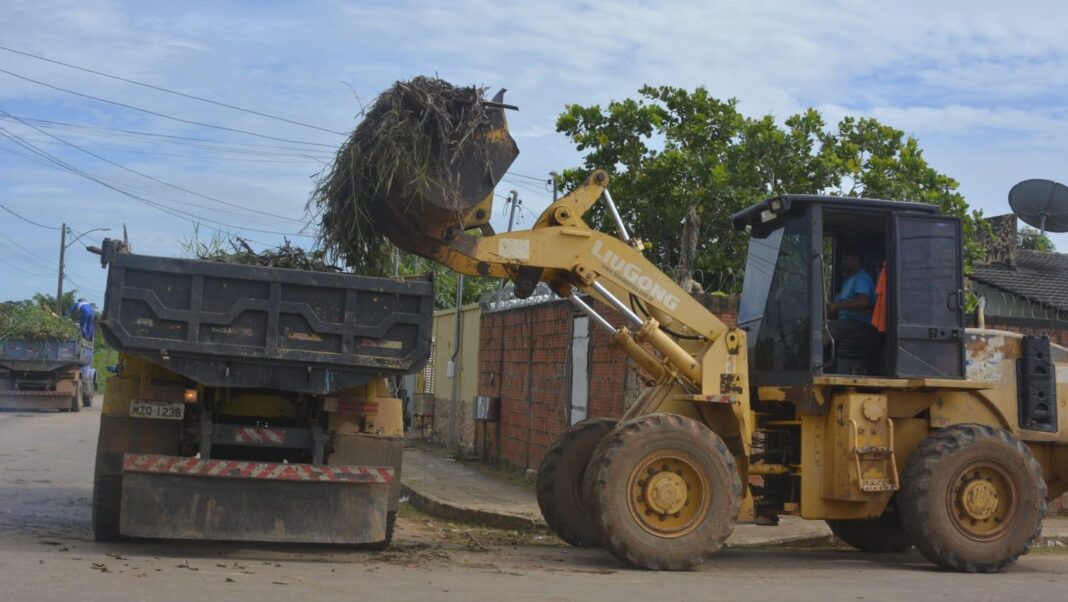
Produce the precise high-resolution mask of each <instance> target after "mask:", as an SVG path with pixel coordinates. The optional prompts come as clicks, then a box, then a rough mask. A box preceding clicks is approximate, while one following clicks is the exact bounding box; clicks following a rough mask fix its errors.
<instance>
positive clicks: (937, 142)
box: [0, 0, 1068, 298]
mask: <svg viewBox="0 0 1068 602" xmlns="http://www.w3.org/2000/svg"><path fill="white" fill-rule="evenodd" d="M1066 17H1068V5H1066V4H1063V3H1055V2H1030V3H1027V2H1024V3H1002V2H963V1H947V2H938V3H930V2H918V1H912V2H899V3H879V4H871V3H860V2H849V1H842V2H830V3H828V2H814V1H813V2H792V3H737V2H726V1H720V2H699V3H696V2H687V1H683V0H666V1H663V2H645V1H632V2H618V1H613V2H607V1H593V2H566V1H564V0H544V1H542V2H496V3H486V2H482V1H475V0H453V1H452V2H449V3H440V2H430V1H413V2H360V3H345V2H326V1H323V2H316V3H299V4H292V5H291V4H287V3H268V4H262V3H256V4H249V5H235V4H229V3H217V2H215V3H211V2H188V3H177V4H175V3H128V2H120V1H118V0H115V1H108V0H96V1H88V0H83V1H58V0H53V1H47V0H39V1H33V2H30V1H17V0H13V1H9V2H7V3H5V15H4V19H5V26H6V30H7V31H8V32H9V35H8V37H7V38H5V40H4V41H3V42H2V44H3V45H8V46H12V47H15V48H19V49H23V50H27V51H30V52H37V53H40V54H44V55H46V56H49V57H53V58H56V59H59V60H65V61H68V62H72V63H75V64H79V65H84V66H86V67H90V68H95V69H98V70H102V71H106V72H110V73H115V74H117V75H122V76H126V77H132V78H135V79H139V80H143V81H146V82H149V83H152V84H155V85H160V86H165V87H170V88H174V89H178V90H181V91H184V92H188V93H192V94H198V95H203V96H208V97H211V98H215V99H219V100H223V101H226V102H229V103H233V104H237V105H242V106H248V107H251V108H255V109H257V110H262V111H265V112H269V113H273V114H279V115H283V116H286V117H289V118H292V119H296V120H299V121H305V122H309V123H313V124H321V125H324V126H326V127H328V128H330V129H336V130H342V131H347V130H349V129H351V127H353V125H354V116H355V115H356V114H357V112H358V110H359V105H358V103H357V101H356V100H355V99H354V98H353V95H352V92H351V91H350V89H349V88H348V86H349V85H351V86H352V89H353V91H355V93H356V94H357V95H358V97H359V98H360V99H361V100H362V101H363V102H369V101H370V100H372V99H373V98H374V96H375V94H377V92H379V91H380V90H383V89H385V88H386V87H388V86H389V84H390V83H392V82H393V81H394V80H397V79H404V78H408V77H411V76H413V75H418V74H426V73H436V74H439V75H440V76H442V77H444V78H446V79H450V80H452V81H456V82H458V83H472V84H481V85H486V86H489V87H491V88H498V87H506V88H508V89H509V94H508V100H509V101H510V102H514V103H516V104H518V105H519V106H520V107H521V110H520V111H519V112H518V113H513V114H510V115H509V122H510V124H511V126H512V128H513V132H514V133H515V135H516V137H517V138H518V139H519V141H520V144H521V145H522V149H521V150H522V154H521V155H520V157H519V160H518V161H517V163H516V165H515V166H514V171H516V172H518V173H523V174H528V175H533V176H535V177H541V176H542V175H544V174H547V173H548V171H550V170H553V169H560V168H562V167H567V166H570V165H574V164H576V163H577V162H578V160H579V157H578V155H577V153H576V152H575V150H574V148H573V147H572V146H571V145H570V144H569V143H568V141H567V140H566V139H564V138H563V137H562V136H560V135H559V134H556V133H555V120H556V116H557V115H558V114H559V112H560V111H561V110H562V109H563V106H564V105H565V104H568V103H579V104H593V103H601V104H604V103H607V102H608V101H610V100H612V99H620V98H623V97H627V96H633V95H635V94H636V92H637V90H638V88H639V87H640V86H641V85H643V84H646V83H650V84H658V85H659V84H663V85H674V86H682V87H686V88H692V87H694V86H698V85H704V86H707V87H708V88H709V89H710V90H711V91H712V92H713V93H714V94H716V95H719V96H723V97H728V96H732V97H736V98H738V99H739V101H740V106H741V108H742V110H743V111H745V112H747V113H750V114H762V113H765V112H771V113H774V114H775V115H777V116H779V117H785V116H786V115H788V114H790V113H792V112H795V111H798V110H801V109H803V108H805V107H807V106H809V105H812V106H817V107H819V108H821V109H822V110H823V111H824V112H825V113H826V114H827V115H828V116H829V117H832V118H833V117H835V116H839V115H843V114H863V115H874V116H876V117H878V118H879V119H881V120H884V121H886V122H887V123H889V124H891V125H894V126H896V127H898V128H901V129H903V130H905V131H907V132H909V133H910V134H913V135H915V136H917V137H918V138H919V139H920V142H921V145H923V146H924V148H925V149H926V151H927V157H928V159H929V160H930V161H931V162H932V163H933V164H934V165H935V167H936V168H938V169H940V170H942V171H944V172H946V173H949V174H950V175H952V176H953V177H955V178H957V179H958V180H959V181H960V182H961V186H962V190H963V191H964V192H965V194H966V196H967V197H968V198H969V200H970V201H971V202H972V203H973V204H976V205H977V206H982V207H983V208H984V209H987V210H988V213H996V212H998V211H996V209H997V208H998V207H999V204H1001V205H1003V204H1004V195H1005V193H1006V192H1007V189H1008V187H1009V186H1011V185H1012V183H1014V182H1015V181H1018V180H1020V179H1024V178H1027V177H1053V178H1058V177H1060V178H1062V179H1063V175H1062V174H1059V173H1055V172H1056V170H1062V171H1063V150H1061V149H1062V146H1063V145H1062V143H1061V141H1063V139H1064V138H1065V134H1068V125H1066V123H1068V119H1066V116H1068V105H1066V104H1065V101H1064V99H1063V98H1062V97H1063V90H1064V89H1065V87H1066V84H1068V49H1066V48H1065V47H1064V44H1063V24H1064V23H1065V22H1068V19H1066ZM0 69H7V70H9V71H12V72H16V73H20V74H25V75H28V76H31V77H34V78H35V79H40V80H42V81H49V82H53V83H56V84H57V85H63V86H64V87H69V88H71V89H75V90H79V91H83V92H86V93H89V94H94V95H97V96H102V97H107V98H113V99H116V100H121V101H123V102H127V103H129V104H133V105H137V106H143V107H146V108H151V109H153V110H155V111H158V112H161V113H168V114H173V115H177V116H181V117H183V118H187V119H195V120H200V121H205V122H210V123H216V124H219V125H225V126H227V127H232V128H238V129H247V130H250V131H256V132H260V133H264V134H267V135H272V136H277V137H280V138H287V139H291V140H298V139H299V140H304V141H309V142H316V143H321V144H327V145H336V144H338V143H340V141H341V140H342V138H341V137H339V136H334V135H331V134H327V133H324V132H319V131H315V130H309V129H306V128H301V127H297V126H292V125H287V124H283V123H280V122H276V121H270V120H265V119H263V118H260V117H256V116H252V115H248V114H244V113H238V112H234V111H229V110H225V109H221V108H219V107H213V106H210V105H205V104H202V103H197V102H194V101H190V100H188V99H182V98H179V97H175V96H172V95H167V94H162V93H159V92H153V91H150V90H146V89H143V88H137V87H131V86H129V85H127V84H122V83H119V82H115V81H111V80H106V79H101V78H98V77H95V76H91V75H88V74H84V73H79V72H76V71H71V70H69V69H65V68H63V67H60V66H56V65H49V64H47V63H41V62H39V61H34V60H33V59H30V58H27V57H20V56H17V55H10V54H8V53H0ZM0 109H3V110H6V111H10V112H12V113H15V114H20V115H25V116H29V117H36V118H43V119H53V120H58V121H70V122H77V123H88V124H92V125H97V126H104V127H112V128H125V129H138V130H151V131H157V132H164V133H168V134H172V135H178V136H195V137H210V138H218V139H220V140H225V141H227V142H228V143H235V142H244V143H251V144H265V145H272V144H276V145H279V146H287V147H292V146H294V145H293V144H289V143H273V142H270V141H267V140H262V139H255V138H249V137H244V136H239V135H236V134H226V133H224V132H220V131H217V130H208V129H204V128H197V127H192V126H187V125H183V124H180V123H176V122H173V121H168V120H165V119H162V118H159V117H153V116H149V115H145V114H142V113H136V112H130V111H125V110H120V109H117V108H115V107H112V106H108V105H103V104H99V103H94V102H91V101H87V100H85V99H79V98H77V97H73V96H70V95H67V94H63V93H60V92H56V91H54V90H49V89H47V88H42V87H40V86H37V85H34V84H31V83H27V82H24V81H19V80H16V79H13V78H11V77H9V76H6V75H3V74H0ZM9 126H10V124H9V123H7V122H4V121H0V127H5V128H9ZM9 129H10V128H9ZM20 131H21V130H20ZM55 133H57V134H58V135H62V136H64V137H67V138H69V139H71V140H76V141H77V142H78V143H79V144H85V145H86V146H89V147H92V148H93V149H98V150H99V149H109V150H106V151H105V150H100V152H101V153H102V154H105V155H106V156H108V157H109V158H112V159H113V160H116V161H121V162H123V163H124V164H126V165H129V166H132V167H133V166H136V168H137V169H139V170H142V171H144V172H145V173H149V174H151V175H153V176H155V177H158V178H161V179H164V180H167V181H168V182H172V183H174V184H177V185H180V186H183V187H187V188H189V189H192V190H196V191H198V192H202V193H204V194H208V195H210V196H214V197H218V198H223V199H226V200H231V201H235V202H238V203H247V204H248V206H249V207H250V208H252V209H253V210H260V209H262V210H266V211H271V212H274V213H280V214H284V215H299V214H300V213H301V211H302V209H303V204H304V201H305V199H306V196H307V192H308V190H309V189H310V188H311V182H310V179H309V177H310V176H311V175H312V174H314V173H315V172H317V171H318V170H319V169H320V168H321V164H318V163H316V162H315V161H314V160H309V161H307V162H306V163H299V164H291V163H278V164H268V163H254V162H250V161H249V162H240V161H232V160H223V159H222V157H224V156H229V157H230V158H238V157H239V155H233V154H231V155H224V154H221V153H219V152H214V151H213V152H211V153H208V152H207V151H206V150H205V149H203V148H201V147H197V146H184V147H183V146H180V145H171V144H168V145H159V144H148V143H146V142H144V141H135V140H132V139H129V138H121V137H115V136H111V137H101V135H99V134H98V133H89V132H75V131H72V130H60V131H56V132H55ZM34 137H35V138H38V137H39V136H38V135H36V134H35V135H34ZM42 147H45V148H49V149H51V151H52V152H55V153H57V154H58V155H60V156H62V157H63V158H64V159H65V160H69V161H71V162H72V163H74V164H76V165H77V166H79V167H80V168H82V169H85V170H87V171H90V172H92V173H94V174H105V175H107V176H108V177H109V178H113V179H115V181H121V182H123V183H125V185H128V186H136V187H137V188H138V189H139V190H141V191H142V193H143V194H146V195H151V198H154V199H159V200H161V201H164V202H166V203H168V204H170V205H171V206H173V207H176V208H179V209H183V210H188V211H189V212H190V213H197V214H205V217H212V218H216V219H218V220H220V221H230V220H237V219H239V218H238V217H237V216H235V215H233V214H232V213H230V211H231V209H232V208H226V207H220V208H219V209H218V211H216V212H211V211H209V210H207V209H205V208H203V207H196V206H194V205H192V203H196V204H202V205H207V206H209V207H210V206H212V205H213V204H212V203H211V202H210V201H207V200H205V199H201V198H197V197H190V196H188V195H184V194H182V193H179V192H177V191H174V190H168V189H166V187H161V186H159V185H158V184H154V183H151V182H147V181H144V180H143V179H142V180H140V181H139V179H138V178H137V177H136V176H133V175H131V174H121V175H120V174H119V173H116V171H115V170H114V169H113V168H110V167H107V166H105V165H103V164H101V163H99V162H98V161H95V160H93V159H91V158H88V157H85V156H83V155H79V154H78V153H76V152H74V151H60V150H58V149H56V148H54V147H53V146H50V145H42ZM116 147H122V148H125V149H126V150H132V151H140V152H142V153H149V152H154V153H169V154H170V155H177V154H183V155H197V154H202V155H203V157H204V158H203V159H197V158H196V157H195V156H161V155H159V154H156V155H150V154H140V155H138V154H135V153H132V152H127V153H118V152H115V151H114V150H112V149H114V148H116ZM6 148H11V144H10V143H9V142H7V141H5V140H0V149H6ZM305 148H307V149H308V154H312V155H314V156H316V157H319V158H320V159H321V160H322V159H328V158H329V156H330V149H329V148H318V149H317V148H316V147H314V146H306V147H305ZM318 151H323V152H318ZM240 157H243V158H245V159H251V158H253V157H252V156H251V155H240ZM259 158H263V157H259ZM522 194H523V195H524V197H529V198H526V205H527V206H528V207H531V208H533V209H537V208H539V207H541V206H543V205H544V204H545V202H546V201H547V200H548V199H549V193H548V192H541V191H540V190H535V187H526V188H524V189H523V190H522ZM0 195H2V197H0V198H5V199H7V200H6V201H5V202H9V203H17V204H18V207H19V208H20V209H22V210H25V211H29V212H31V213H32V215H33V217H34V219H40V220H44V221H47V222H48V223H53V222H58V221H61V220H68V221H74V222H81V223H86V224H89V223H91V224H92V225H97V224H98V222H99V223H100V224H105V223H106V224H109V225H112V226H113V227H116V228H118V227H120V226H121V224H122V223H127V224H129V225H130V226H131V235H132V236H133V237H134V239H135V241H137V242H139V243H140V244H139V246H138V247H137V248H138V249H139V250H141V251H150V252H153V253H159V254H173V253H175V252H176V250H177V246H176V241H177V240H178V239H179V238H181V237H182V236H183V235H187V234H188V233H189V232H190V231H191V228H190V226H189V224H188V222H185V221H182V220H179V219H177V218H174V217H171V216H168V215H166V214H162V213H160V212H159V211H157V210H155V209H151V208H148V207H145V206H143V205H142V204H140V203H137V202H136V201H131V200H130V199H128V198H125V197H121V196H117V195H115V194H114V193H112V192H109V191H108V190H106V189H103V188H101V187H99V186H98V185H95V184H92V183H90V182H86V181H84V180H82V179H79V178H77V177H75V176H71V175H69V174H64V173H62V172H58V171H54V170H47V169H45V168H43V167H40V166H38V165H36V164H33V163H29V162H27V161H26V160H25V159H22V158H20V157H16V156H14V155H10V154H8V153H5V152H0ZM619 200H620V202H625V199H619ZM85 207H89V209H85ZM238 213H240V212H238ZM497 213H500V212H497ZM237 223H240V224H243V225H250V224H258V225H264V224H267V223H275V224H276V225H277V222H274V221H273V220H270V219H267V220H265V219H264V218H262V216H260V217H249V218H247V220H246V221H244V222H241V221H238V222H237ZM12 227H13V226H12V225H11V223H10V222H9V221H7V220H6V219H5V218H3V216H0V232H10V230H11V228H12ZM26 234H27V236H28V238H26V239H20V240H23V242H25V243H26V244H28V245H31V247H32V249H33V250H34V251H35V252H39V253H40V254H42V256H48V257H50V256H51V248H52V246H54V245H53V243H52V242H50V238H49V236H50V235H49V236H42V237H40V238H41V239H40V240H39V241H38V240H36V239H35V238H33V236H32V232H29V231H27V233H26ZM253 238H257V237H256V236H253ZM264 238H270V237H269V236H264ZM1065 248H1068V246H1066V247H1065ZM78 261H82V260H80V259H79V260H78ZM84 261H85V262H86V266H90V267H91V258H85V260H84ZM82 269H88V268H82ZM101 275H102V273H101V272H100V271H99V270H95V271H87V272H85V273H84V274H83V277H84V278H85V279H95V280H96V281H97V283H98V284H99V279H100V277H101ZM0 282H3V283H2V284H0V298H5V297H8V296H15V295H25V294H27V293H28V292H30V291H27V290H26V284H25V281H24V280H16V281H15V283H12V281H9V280H3V279H0ZM35 286H37V287H39V288H43V289H44V290H48V289H49V288H50V286H53V285H50V284H48V282H47V280H42V281H41V282H40V283H39V284H37V285H35Z"/></svg>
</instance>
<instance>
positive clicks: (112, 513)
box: [92, 454, 123, 541]
mask: <svg viewBox="0 0 1068 602" xmlns="http://www.w3.org/2000/svg"><path fill="white" fill-rule="evenodd" d="M113 456H114V454H108V455H107V456H100V457H98V458H97V463H96V469H95V475H94V476H93V519H92V520H93V539H95V540H96V541H121V540H122V539H123V537H122V535H121V534H120V533H119V516H120V513H121V510H122V467H121V465H120V462H119V460H118V457H117V456H114V457H113Z"/></svg>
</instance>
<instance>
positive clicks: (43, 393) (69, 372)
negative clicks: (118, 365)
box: [0, 338, 93, 412]
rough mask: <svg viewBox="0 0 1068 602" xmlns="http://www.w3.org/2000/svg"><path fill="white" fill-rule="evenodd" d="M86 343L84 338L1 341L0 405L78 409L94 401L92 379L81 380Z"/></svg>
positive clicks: (44, 408) (86, 357)
mask: <svg viewBox="0 0 1068 602" xmlns="http://www.w3.org/2000/svg"><path fill="white" fill-rule="evenodd" d="M87 344H92V343H89V342H87V341H84V340H83V339H81V338H73V339H70V340H65V341H53V340H23V339H7V340H3V341H0V408H4V409H10V410H49V409H54V410H59V411H61V412H66V411H71V412H77V411H78V410H79V409H81V408H82V407H89V406H90V405H92V396H93V381H92V380H89V381H88V382H83V381H82V368H83V366H86V365H87V364H88V363H89V354H88V348H87V347H86V345H87ZM90 374H91V371H90Z"/></svg>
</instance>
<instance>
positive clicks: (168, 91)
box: [0, 46, 348, 136]
mask: <svg viewBox="0 0 1068 602" xmlns="http://www.w3.org/2000/svg"><path fill="white" fill-rule="evenodd" d="M0 50H4V51H7V52H13V53H15V54H21V55H22V56H28V57H30V58H33V59H37V60H39V61H46V62H49V63H52V64H55V65H62V66H64V67H68V68H70V69H77V70H78V71H84V72H86V73H92V74H93V75H99V76H101V77H107V78H110V79H114V80H118V81H121V82H126V83H128V84H133V85H135V86H141V87H144V88H149V89H152V90H158V91H160V92H166V93H168V94H174V95H177V96H182V97H184V98H190V99H192V100H198V101H200V102H206V103H208V104H213V105H216V106H220V107H225V108H227V109H233V110H235V111H242V112H244V113H251V114H252V115H259V116H260V117H266V118H268V119H274V120H275V121H282V122H285V123H291V124H293V125H299V126H302V127H306V128H311V129H313V130H319V131H321V132H327V133H330V134H337V135H339V136H348V133H346V132H339V131H337V130H331V129H328V128H324V127H319V126H317V125H311V124H310V123H304V122H301V121H295V120H293V119H287V118H285V117H279V116H277V115H271V114H269V113H263V112H261V111H257V110H254V109H247V108H245V107H239V106H237V105H232V104H228V103H225V102H219V101H217V100H211V99H210V98H204V97H201V96H195V95H193V94H186V93H185V92H179V91H177V90H171V89H169V88H164V87H162V86H155V85H152V84H147V83H145V82H139V81H137V80H133V79H128V78H125V77H120V76H118V75H112V74H110V73H104V72H103V71H96V70H93V69H89V68H88V67H79V66H78V65H72V64H70V63H64V62H63V61H57V60H55V59H50V58H47V57H43V56H40V55H37V54H33V53H31V52H26V51H25V50H16V49H14V48H8V47H7V46H0Z"/></svg>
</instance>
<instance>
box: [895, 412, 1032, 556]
mask: <svg viewBox="0 0 1068 602" xmlns="http://www.w3.org/2000/svg"><path fill="white" fill-rule="evenodd" d="M898 505H899V508H900V510H901V520H902V526H903V527H904V529H905V532H906V533H908V535H909V538H910V539H911V540H912V543H913V544H914V545H915V546H916V548H917V549H918V550H919V551H920V553H921V554H923V555H924V557H926V558H927V559H928V560H930V561H931V562H934V563H935V564H937V565H939V566H940V567H942V568H944V569H948V570H953V571H963V572H967V573H995V572H997V571H999V570H1000V569H1002V568H1004V567H1007V566H1009V565H1011V564H1012V563H1014V562H1016V559H1017V558H1019V557H1020V556H1021V555H1023V554H1026V553H1027V551H1028V549H1029V548H1030V546H1031V543H1032V542H1033V541H1034V540H1035V538H1037V537H1038V535H1039V533H1041V531H1042V519H1043V517H1044V516H1045V514H1046V483H1045V480H1043V478H1042V468H1041V467H1040V466H1039V464H1038V462H1037V461H1036V460H1035V458H1034V456H1033V455H1032V454H1031V450H1030V449H1028V448H1027V446H1026V445H1024V444H1023V443H1021V442H1020V440H1019V439H1017V438H1016V437H1014V436H1013V435H1012V434H1011V433H1008V432H1006V431H1004V430H1001V429H995V428H991V427H989V426H984V425H978V424H960V425H956V426H952V427H949V428H945V429H942V430H939V431H936V432H934V433H932V434H930V435H928V437H927V438H926V439H924V440H923V442H922V443H921V444H920V446H919V447H918V448H917V449H916V451H915V452H913V454H912V456H911V457H909V461H908V465H907V466H906V467H905V472H904V473H903V475H902V487H901V492H900V494H899V495H898Z"/></svg>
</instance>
